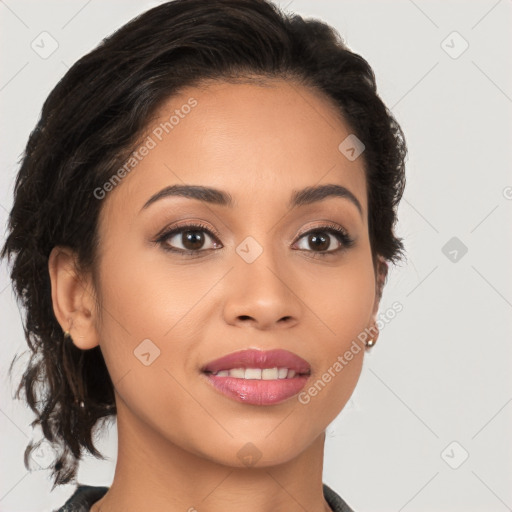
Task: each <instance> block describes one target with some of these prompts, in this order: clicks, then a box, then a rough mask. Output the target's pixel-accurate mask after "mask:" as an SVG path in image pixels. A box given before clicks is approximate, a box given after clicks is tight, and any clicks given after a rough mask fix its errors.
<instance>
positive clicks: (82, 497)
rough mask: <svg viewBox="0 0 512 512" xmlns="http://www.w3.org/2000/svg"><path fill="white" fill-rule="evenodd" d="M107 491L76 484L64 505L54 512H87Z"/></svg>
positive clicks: (105, 488)
mask: <svg viewBox="0 0 512 512" xmlns="http://www.w3.org/2000/svg"><path fill="white" fill-rule="evenodd" d="M108 489H109V488H108V487H95V486H91V485H80V484H78V486H77V488H76V489H75V492H74V493H73V494H72V495H71V497H70V498H69V499H68V500H67V501H66V503H64V505H62V507H60V508H59V509H57V510H55V511H54V512H89V510H90V508H91V506H92V505H93V504H94V503H95V502H96V501H98V500H99V499H100V498H102V497H103V496H104V495H105V493H106V492H107V491H108Z"/></svg>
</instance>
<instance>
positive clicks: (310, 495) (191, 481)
mask: <svg viewBox="0 0 512 512" xmlns="http://www.w3.org/2000/svg"><path fill="white" fill-rule="evenodd" d="M117 403H118V410H117V429H118V457H117V463H116V469H115V474H114V480H113V483H112V485H111V487H110V489H109V490H108V492H107V493H106V494H105V496H104V497H103V498H102V499H100V500H99V501H97V502H96V503H95V504H94V505H93V506H92V508H91V512H121V511H123V512H130V511H136V510H151V511H152V512H164V511H165V512H174V511H180V512H183V511H187V512H197V511H201V510H208V511H209V512H231V511H233V512H234V511H237V512H238V511H239V510H244V511H245V512H274V511H275V510H286V511H289V512H295V511H297V512H304V510H308V511H309V512H331V509H330V508H329V506H328V504H327V502H326V501H325V498H324V495H323V487H322V468H323V452H324V442H325V433H324V432H322V433H321V434H320V435H319V436H318V437H317V438H316V439H315V440H314V441H313V443H311V445H310V446H308V447H307V448H306V449H305V450H304V451H303V452H301V453H300V454H298V455H297V456H296V457H294V458H292V459H291V460H289V461H286V462H284V463H283V462H281V463H279V464H277V465H272V463H271V461H270V462H266V463H265V464H259V463H257V464H256V466H249V465H248V466H242V467H233V466H228V465H224V464H221V463H218V462H216V461H214V460H211V459H207V458H205V457H204V456H203V457H201V456H200V454H195V453H192V451H187V450H186V449H184V448H182V447H180V446H178V445H177V444H176V443H173V442H172V441H171V440H169V437H163V436H162V435H161V433H159V432H156V431H155V430H154V429H152V428H151V427H150V426H149V425H147V424H146V423H144V422H142V421H141V420H140V419H139V418H137V417H135V416H134V415H133V414H132V413H131V411H130V410H129V409H128V408H127V407H126V406H125V405H124V404H123V403H122V401H121V400H120V401H118V402H117ZM205 437H207V433H205ZM178 440H179V439H178ZM263 459H264V457H262V459H261V460H263Z"/></svg>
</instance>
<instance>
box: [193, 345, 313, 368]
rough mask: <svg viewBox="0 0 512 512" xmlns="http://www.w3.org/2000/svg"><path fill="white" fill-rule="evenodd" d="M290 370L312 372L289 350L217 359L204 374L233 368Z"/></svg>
mask: <svg viewBox="0 0 512 512" xmlns="http://www.w3.org/2000/svg"><path fill="white" fill-rule="evenodd" d="M275 367H278V368H288V369H289V370H295V372H296V373H307V374H309V373H310V372H311V366H310V365H309V363H308V362H307V361H305V360H304V359H302V357H299V356H298V355H297V354H294V353H293V352H290V351H288V350H282V349H277V350H266V351H263V350H254V349H250V350H240V351H238V352H233V353H231V354H228V355H227V356H224V357H221V358H220V359H215V361H211V362H209V363H208V364H207V365H206V366H205V367H203V368H202V371H203V372H212V373H215V372H218V371H221V370H231V369H233V368H275Z"/></svg>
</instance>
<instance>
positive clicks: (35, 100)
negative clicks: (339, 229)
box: [0, 0, 512, 512]
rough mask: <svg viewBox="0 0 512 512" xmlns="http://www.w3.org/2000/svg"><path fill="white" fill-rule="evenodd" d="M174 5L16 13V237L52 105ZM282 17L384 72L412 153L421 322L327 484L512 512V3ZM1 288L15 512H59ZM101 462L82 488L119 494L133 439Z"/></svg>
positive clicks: (377, 501)
mask: <svg viewBox="0 0 512 512" xmlns="http://www.w3.org/2000/svg"><path fill="white" fill-rule="evenodd" d="M158 3H160V2H144V1H134V0H131V1H123V2H121V1H105V0H103V1H101V2H100V1H99V0H89V1H86V0H81V1H75V0H73V1H71V0H68V1H67V2H63V1H45V2H42V1H40V0H39V1H35V0H33V1H20V0H18V1H14V0H0V16H1V18H0V20H1V31H0V38H1V39H0V48H1V49H2V50H1V59H2V60H1V68H0V69H1V75H0V108H1V111H0V118H1V120H2V122H1V128H0V129H1V140H2V151H1V152H0V161H1V174H0V181H1V189H0V224H2V226H5V222H6V219H7V212H8V211H9V210H10V208H11V205H12V187H13V184H14V177H15V174H16V172H17V168H18V160H19V157H20V155H21V153H22V151H23V148H24V146H25V144H26V141H27V137H28V135H29V133H30V131H31V130H32V128H33V127H34V126H35V123H36V120H37V118H38V115H39V112H40V109H41V107H42V104H43V101H44V99H45V98H46V96H47V95H48V93H49V92H50V90H51V89H52V88H53V87H54V86H55V84H56V83H57V81H58V80H59V79H60V78H61V77H62V76H63V75H64V73H65V72H66V70H67V69H68V67H69V66H70V65H71V64H72V63H73V62H75V61H76V60H77V59H78V58H80V57H81V56H82V55H84V54H85V53H87V52H88V51H90V50H91V49H92V48H93V47H94V46H96V45H97V44H98V43H99V41H100V40H101V39H102V38H104V37H105V36H106V35H108V34H110V33H111V32H113V31H114V30H115V29H117V28H118V27H120V26H121V25H122V24H124V23H125V22H127V21H128V20H129V19H131V18H132V17H133V16H135V15H136V14H139V13H140V12H142V11H144V10H146V9H147V8H148V7H152V6H155V5H157V4H158ZM280 5H281V6H282V7H286V6H287V9H288V10H291V11H295V12H298V13H300V14H303V15H306V16H315V17H319V18H321V19H323V20H325V21H327V22H329V23H331V24H332V25H334V26H335V27H336V28H337V29H338V31H339V32H340V33H341V35H342V36H343V37H344V38H345V40H346V42H347V43H348V44H349V46H350V47H351V48H352V49H353V50H354V51H356V52H358V53H360V54H361V55H363V56H364V57H365V58H366V59H367V60H368V61H369V62H370V64H371V65H372V67H373V69H374V71H375V73H376V76H377V81H378V86H379V93H380V95H381V97H382V98H383V100H384V102H385V103H386V104H387V105H388V106H389V107H390V108H391V109H392V111H393V112H394V114H395V116H396V117H397V119H398V121H399V122H400V124H401V125H402V127H403V129H404V131H405V134H406V137H407V142H408V146H409V158H408V162H407V187H406V192H405V196H404V199H403V201H402V204H401V207H400V210H399V217H400V223H399V226H398V233H399V235H400V236H403V237H405V243H406V249H407V252H408V260H407V262H406V264H404V265H402V266H400V267H395V268H392V269H391V273H390V279H389V282H388V285H387V287H386V289H385V292H384V297H383V302H382V306H381V311H386V310H387V309H388V308H389V307H390V306H391V304H392V303H393V302H395V301H399V302H400V303H401V304H402V305H403V311H402V312H400V313H399V314H398V315H396V317H395V318H394V319H393V320H392V321H391V322H389V323H388V324H387V325H386V327H385V328H384V329H383V331H382V333H381V337H380V339H379V342H378V344H377V345H376V346H375V348H374V349H372V351H371V353H368V354H367V356H366V360H365V364H364V368H363V372H362V375H361V378H360V381H359V384H358V387H357V388H356V390H355V392H354V394H353V396H352V398H351V400H350V402H349V404H348V405H347V407H346V408H345V409H344V410H343V411H342V413H341V414H340V415H339V417H338V418H337V419H336V420H335V421H334V422H333V423H332V424H331V425H330V427H329V429H328V440H327V444H326V452H325V471H324V482H326V483H327V484H329V485H331V486H332V487H333V488H334V489H335V490H336V491H337V492H338V493H339V494H340V495H341V496H342V497H343V498H344V499H345V500H346V501H347V502H348V503H349V504H350V505H351V506H352V507H353V508H354V509H355V510H356V511H357V512H364V511H372V512H374V511H393V512H398V511H402V510H404V511H406V512H413V511H416V512H417V511H465V512H469V511H479V512H481V511H486V512H493V511H496V512H504V511H506V510H512V442H511V439H510V432H511V426H512V403H511V402H512V386H511V384H512V382H511V381H512V378H511V376H510V372H511V367H512V364H511V354H512V337H511V333H512V329H511V321H510V319H511V313H512V280H511V271H510V262H511V261H512V257H511V256H512V254H511V252H512V251H511V248H512V243H511V236H510V235H511V229H510V228H511V222H510V221H511V219H512V216H511V213H512V173H511V171H510V163H511V141H512V137H511V135H512V129H511V128H512V117H511V113H512V70H511V65H510V63H511V62H512V55H511V53H512V45H511V39H512V38H511V35H510V33H511V31H510V28H511V26H512V23H511V22H512V1H511V0H500V1H496V0H485V1H484V0H481V1H471V2H462V1H457V2H456V1H427V0H415V1H412V0H411V1H407V0H401V1H393V2H390V1H382V0H372V1H327V0H323V1H312V0H292V1H291V2H290V1H289V0H283V1H282V2H280ZM43 31H47V32H48V33H50V34H51V36H52V37H53V38H54V39H55V40H56V41H57V42H58V45H59V46H58V48H57V50H56V51H55V52H54V53H53V54H52V55H51V56H49V57H48V58H46V59H43V58H41V57H40V56H39V55H38V54H37V53H36V52H35V51H34V50H33V49H32V48H31V43H32V41H34V40H35V41H36V43H37V41H39V40H40V39H38V37H41V36H40V34H41V32H43ZM454 31H456V32H457V33H458V34H459V35H457V34H455V35H453V34H452V33H453V32H454ZM45 37H46V36H45ZM443 41H444V43H443ZM464 41H467V43H468V44H469V47H468V48H467V50H466V51H464V52H463V53H462V54H460V55H459V53H460V52H461V50H463V49H464V46H465V42H464ZM45 47H46V48H49V46H45ZM455 57H456V58H455ZM452 237H457V239H458V241H456V244H459V246H460V243H463V244H464V245H465V246H466V247H467V249H468V251H467V253H466V254H464V255H462V252H461V251H460V250H458V249H457V248H456V250H458V252H457V254H455V253H454V252H452V253H451V254H450V253H449V251H453V248H452V247H450V246H449V247H448V249H446V250H445V252H446V253H447V254H448V255H445V254H444V252H443V250H442V249H443V247H444V246H445V244H446V243H447V242H448V241H449V240H450V239H451V238H452ZM454 259H455V261H454ZM506 262H508V264H506ZM0 277H1V279H2V281H1V286H0V292H1V293H0V315H1V327H2V357H1V362H0V370H1V376H2V384H3V385H2V388H1V400H2V401H1V406H0V413H1V414H0V428H1V433H2V436H1V441H0V442H1V447H2V460H4V461H7V463H4V464H3V465H2V469H1V483H0V510H1V511H9V512H22V511H23V512H30V511H49V510H52V509H53V508H56V507H58V506H60V505H62V504H63V503H64V501H65V500H66V499H67V497H68V496H69V495H70V494H71V492H72V486H63V487H60V488H57V489H56V490H55V491H54V492H53V493H51V494H50V488H51V482H50V479H49V471H48V470H44V469H43V470H39V471H34V472H27V471H26V469H25V467H24V465H23V457H22V456H23V450H24V449H25V446H26V444H27V443H28V441H29V439H30V438H36V439H39V438H40V436H41V433H40V431H34V430H32V429H31V427H30V426H29V423H30V421H31V420H32V419H33V417H32V415H31V414H29V412H28V411H27V409H26V407H25V406H24V405H23V403H22V402H17V401H16V402H15V401H13V400H12V394H13V386H12V385H11V383H10V382H9V380H8V378H7V368H8V365H9V363H10V362H11V360H12V358H13V356H14V354H15V353H17V352H21V351H23V350H25V347H26V345H25V342H24V339H23V333H22V328H21V321H20V314H19V311H18V308H17V306H16V303H15V301H14V299H13V295H12V293H11V290H10V287H9V282H8V278H7V270H6V265H5V262H4V263H3V264H2V267H1V275H0ZM19 374H20V372H17V373H16V374H15V376H19ZM15 382H16V383H17V379H16V381H15ZM454 441H455V443H456V444H452V443H453V442H454ZM98 446H99V448H100V450H102V451H103V453H104V454H105V455H107V456H108V457H110V459H109V460H108V461H107V462H101V461H97V460H96V459H94V458H92V457H87V458H86V459H85V460H84V461H83V462H82V464H81V467H80V471H79V473H78V480H79V481H80V482H81V483H88V484H92V485H107V486H108V485H110V483H111V480H112V477H113V473H114V466H115V456H116V450H117V437H116V432H115V427H113V428H112V429H110V431H109V432H107V433H106V434H105V436H104V437H103V438H101V439H100V440H99V444H98ZM447 447H448V448H447ZM466 455H467V456H468V458H467V460H465V461H464V462H463V463H462V464H461V462H462V460H463V459H464V457H465V456H466ZM459 464H460V466H459V467H458V468H457V469H454V467H456V466H458V465H459Z"/></svg>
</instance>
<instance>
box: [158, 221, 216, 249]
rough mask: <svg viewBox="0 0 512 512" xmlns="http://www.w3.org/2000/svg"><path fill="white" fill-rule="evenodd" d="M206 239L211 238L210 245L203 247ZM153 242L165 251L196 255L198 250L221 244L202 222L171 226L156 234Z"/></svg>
mask: <svg viewBox="0 0 512 512" xmlns="http://www.w3.org/2000/svg"><path fill="white" fill-rule="evenodd" d="M205 233H206V236H205ZM208 239H211V242H210V247H205V244H207V241H208ZM155 242H156V243H159V244H160V245H161V246H162V248H163V249H164V250H166V251H170V252H176V253H181V254H188V255H197V253H199V252H202V251H206V250H209V249H215V248H219V246H222V244H220V242H219V240H218V238H217V237H216V236H215V235H214V234H213V233H212V232H211V231H210V230H209V229H208V228H207V227H206V226H204V225H203V224H187V225H185V226H179V227H175V228H171V229H170V230H167V231H165V232H164V233H162V234H161V235H160V236H158V238H157V239H156V240H155ZM176 245H177V246H178V247H176Z"/></svg>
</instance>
